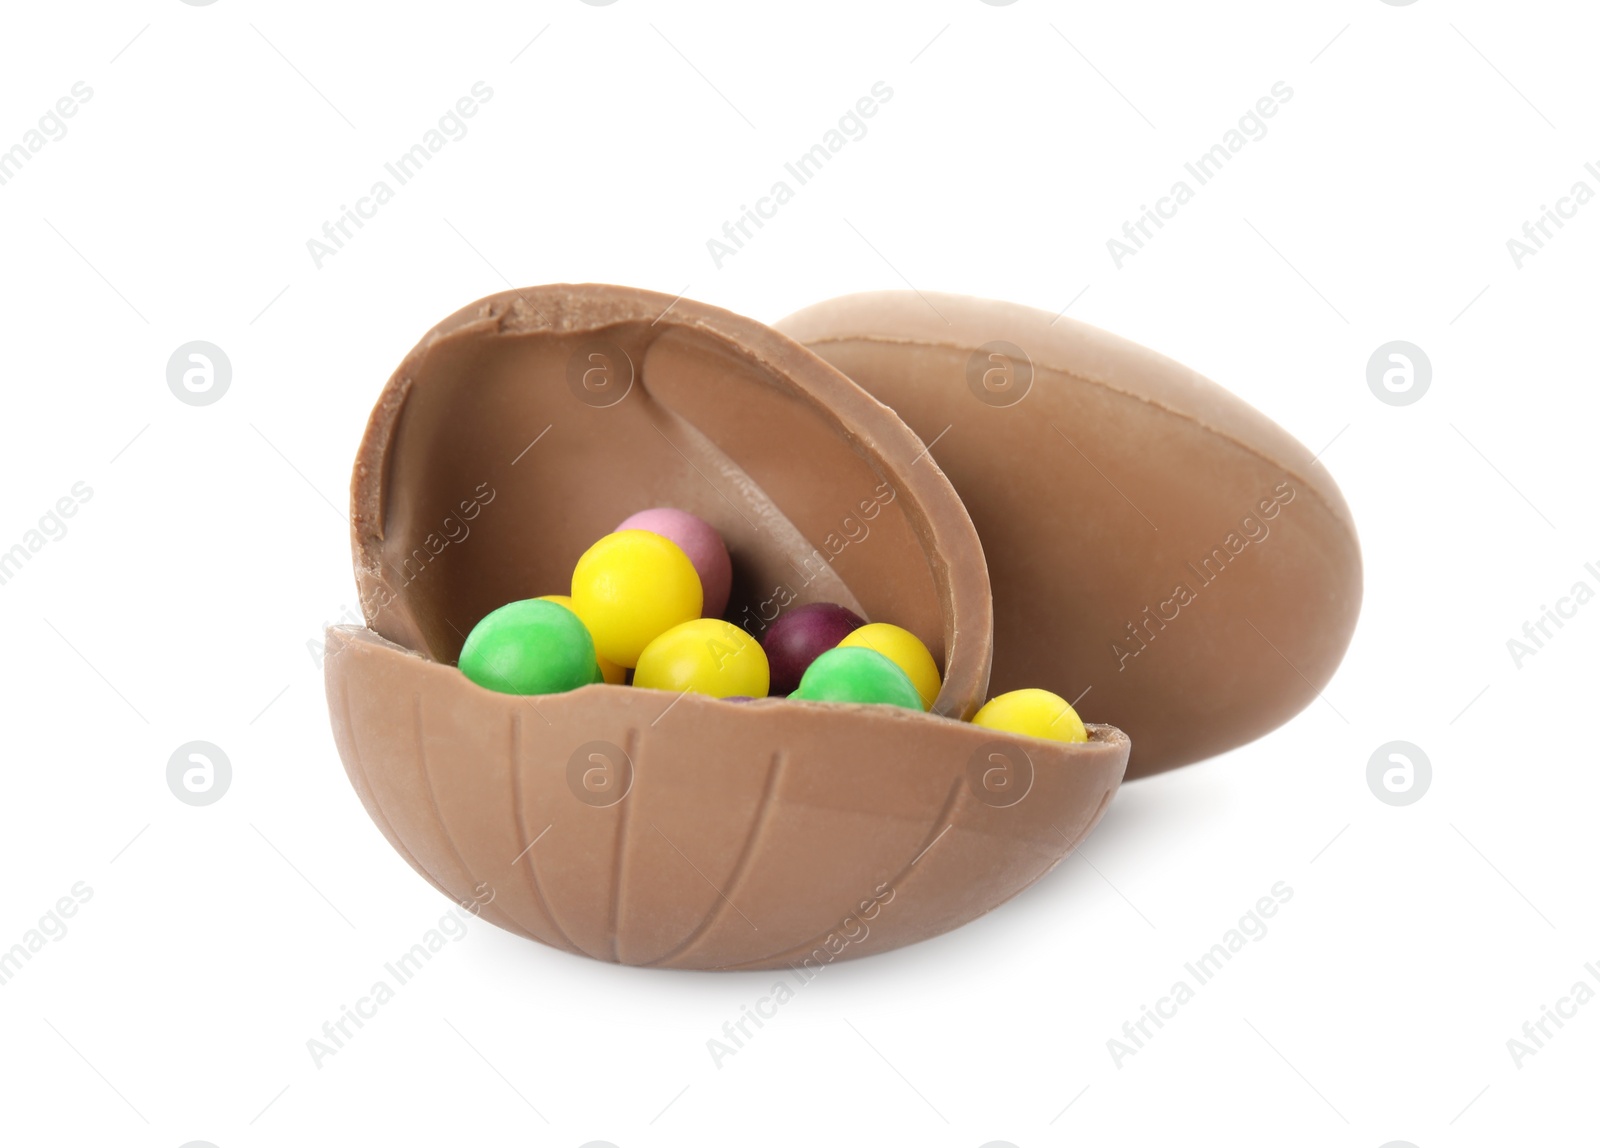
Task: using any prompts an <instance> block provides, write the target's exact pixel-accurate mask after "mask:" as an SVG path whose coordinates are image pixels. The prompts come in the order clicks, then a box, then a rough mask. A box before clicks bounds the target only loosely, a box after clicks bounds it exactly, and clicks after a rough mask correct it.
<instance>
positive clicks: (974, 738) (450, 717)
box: [324, 286, 1129, 969]
mask: <svg viewBox="0 0 1600 1148" xmlns="http://www.w3.org/2000/svg"><path fill="white" fill-rule="evenodd" d="M351 499H352V508H353V518H352V535H353V545H354V551H355V566H356V579H357V583H358V586H359V589H360V593H361V601H362V611H363V614H364V616H365V619H366V622H367V626H366V627H332V628H330V630H329V636H328V643H327V654H326V660H325V663H324V664H325V673H326V679H327V692H328V704H329V709H330V713H331V717H332V724H333V729H334V736H335V740H336V742H337V744H338V749H339V754H340V756H341V758H342V759H343V761H344V764H345V768H346V771H347V772H348V774H349V776H350V779H351V782H352V784H353V785H354V787H355V789H356V791H357V793H358V794H359V795H360V798H361V801H362V803H363V805H364V806H365V807H366V809H367V812H368V813H369V814H370V815H371V817H372V819H373V821H374V822H375V823H376V825H377V826H378V828H379V829H380V830H381V831H382V833H383V835H384V836H385V837H386V838H388V840H389V842H390V844H391V845H393V846H394V848H395V849H396V851H398V852H399V853H400V855H401V856H402V857H404V858H405V859H406V861H408V862H409V863H410V864H411V865H412V867H413V868H415V869H416V870H417V871H418V872H419V873H421V874H422V875H423V877H425V878H426V879H427V880H428V881H429V882H431V883H432V884H433V885H434V886H435V887H436V888H438V889H439V890H440V891H441V892H442V893H444V894H445V895H446V896H448V897H450V898H452V899H454V900H456V901H458V902H461V903H463V904H466V905H469V906H470V907H471V908H472V909H473V911H475V912H477V913H478V914H479V915H480V916H482V917H483V918H484V919H485V920H488V921H491V922H493V923H495V924H497V925H500V926H501V927H503V928H506V929H508V930H511V931H512V932H516V933H520V934H522V935H524V936H527V937H531V938H533V939H535V940H538V941H542V942H544V943H545V944H548V945H552V946H554V947H556V948H559V949H564V950H567V951H569V952H573V953H580V954H584V955H587V956H591V957H595V958H598V959H601V960H607V961H617V962H621V963H624V964H631V965H653V966H665V967H675V968H698V969H736V968H765V967H776V966H781V965H796V966H799V965H809V966H816V965H819V964H826V963H830V962H831V961H833V960H836V959H843V958H846V957H855V956H861V955H866V954H869V953H873V952H880V951H883V950H886V949H891V948H895V947H898V946H900V945H905V944H909V943H911V942H913V941H917V940H921V939H923V938H926V937H930V936H934V935H936V934H938V933H942V932H944V931H946V930H948V929H952V928H954V927H956V926H958V925H960V924H963V923H965V922H967V921H969V920H971V919H973V918H974V917H977V916H979V915H981V914H982V913H984V912H986V911H988V910H989V909H991V908H993V907H994V906H996V905H998V904H999V903H1001V902H1002V901H1004V900H1006V899H1007V898H1009V897H1011V896H1013V895H1014V894H1016V893H1017V892H1019V891H1020V890H1021V889H1023V888H1024V887H1026V886H1027V885H1029V884H1031V883H1032V882H1033V881H1035V880H1037V879H1038V878H1039V877H1040V876H1042V875H1043V874H1044V873H1045V872H1047V871H1048V870H1049V869H1051V868H1052V867H1053V866H1054V865H1055V864H1056V863H1057V862H1059V861H1060V860H1061V859H1062V858H1063V857H1065V856H1066V855H1067V853H1068V852H1070V851H1071V849H1072V848H1073V847H1074V846H1076V844H1077V843H1078V842H1079V841H1080V840H1081V839H1082V838H1083V836H1084V835H1085V834H1086V833H1087V832H1088V831H1089V830H1090V829H1091V828H1092V827H1093V825H1094V824H1095V822H1096V821H1097V820H1098V819H1099V817H1100V816H1101V814H1102V812H1103V811H1104V809H1105V807H1106V804H1107V802H1108V801H1109V800H1110V798H1111V794H1112V793H1113V792H1114V790H1115V789H1116V787H1117V785H1118V783H1119V782H1120V780H1121V778H1122V774H1123V770H1124V768H1125V766H1126V763H1127V759H1128V750H1129V742H1128V739H1127V738H1126V737H1125V736H1124V735H1123V734H1122V733H1121V732H1120V731H1119V730H1116V729H1114V728H1112V727H1110V726H1104V725H1096V726H1091V727H1090V740H1089V741H1088V742H1085V743H1082V744H1075V745H1073V744H1062V743H1054V742H1046V741H1039V740H1034V739H1030V738H1024V737H1019V736H1015V735H1007V734H998V733H996V732H995V731H993V730H987V729H982V728H979V727H976V726H973V725H971V724H969V723H968V722H967V721H965V720H963V719H966V718H970V717H971V716H972V714H973V713H974V712H975V711H976V710H977V708H978V706H979V705H980V704H981V703H982V702H983V701H984V700H985V697H986V690H987V686H988V680H989V668H990V656H991V650H992V638H993V631H992V617H993V614H992V606H991V602H990V595H989V581H988V576H987V573H986V568H985V563H984V556H983V551H982V549H981V547H980V545H979V542H978V538H977V535H976V533H975V532H974V530H973V527H972V522H971V520H970V519H969V518H968V517H967V514H966V511H965V509H964V508H963V507H962V504H961V501H960V499H959V498H958V497H957V495H956V493H955V491H954V490H953V489H952V487H951V486H950V484H949V482H948V481H947V480H946V479H945V478H944V476H943V475H942V474H941V473H940V471H939V469H938V467H936V466H935V465H934V464H933V463H932V462H931V461H930V459H929V457H928V455H927V453H926V451H925V448H924V446H923V443H922V442H921V441H920V440H919V439H918V438H917V437H916V436H915V435H914V434H913V433H912V432H911V431H910V430H909V429H908V428H907V427H906V425H905V424H904V423H902V422H901V421H900V419H899V418H898V417H896V416H895V414H894V413H893V412H891V411H890V410H889V409H888V408H886V407H884V406H883V405H881V404H880V403H879V402H877V401H876V400H875V399H873V398H871V397H870V396H869V395H867V394H866V393H865V392H863V391H862V390H861V389H860V388H859V387H857V386H856V385H855V384H854V383H852V382H851V381H850V380H848V379H846V378H845V377H844V376H843V375H842V374H840V373H839V372H838V371H837V370H835V369H834V368H833V367H831V366H829V365H828V364H827V363H825V362H823V361H822V360H821V359H819V358H817V357H816V356H815V355H813V354H812V353H811V352H809V351H807V350H806V349H805V348H803V347H801V346H800V345H799V344H797V343H795V342H792V341H791V340H789V339H788V338H786V337H785V336H783V335H780V334H778V333H777V332H775V331H773V330H772V329H770V328H768V327H766V326H763V325H762V324H760V323H757V322H754V321H752V320H749V319H744V318H740V317H738V316H735V315H732V314H729V313H727V312H725V311H721V310H718V309H716V308H713V307H709V306H705V305H702V304H698V303H693V302H690V301H688V300H685V299H677V300H674V299H672V298H671V297H670V296H665V295H658V294H654V293H651V292H645V291H637V290H631V289H626V288H620V287H607V286H548V287H538V288H530V289H527V290H524V291H510V292H505V293H503V294H499V295H494V296H491V297H489V298H487V299H484V300H481V301H479V302H477V303H474V304H472V305H471V306H469V307H467V308H464V309H463V310H461V311H459V312H457V313H456V314H455V315H452V316H451V317H450V318H448V319H446V320H445V321H444V322H442V323H441V324H439V325H438V326H437V327H435V328H434V329H433V330H432V331H430V332H429V333H428V334H427V335H426V336H425V337H424V338H423V340H422V341H421V343H419V344H418V345H417V347H416V348H415V349H414V350H413V351H412V352H411V353H410V355H408V356H407V357H406V359H405V361H404V362H402V363H401V365H400V367H399V369H398V370H397V371H396V372H395V374H394V376H393V377H392V378H391V379H390V381H389V383H388V385H387V386H386V387H385V388H384V390H383V392H382V394H381V395H380V396H379V399H378V402H377V406H376V408H375V409H374V411H373V414H372V418H371V421H370V423H369V424H368V427H367V432H366V436H365V438H364V439H363V441H362V444H361V447H360V451H359V453H358V455H357V458H356V464H355V472H354V476H353V479H352V490H351ZM651 506H674V507H677V508H679V509H682V510H686V511H689V512H691V513H693V514H696V515H699V516H700V517H701V518H704V519H705V520H706V521H708V522H710V523H711V524H712V525H713V526H714V527H716V529H717V530H718V531H719V532H720V533H721V535H722V537H723V539H724V540H725V541H726V543H727V546H728V550H729V553H730V555H731V558H732V564H733V580H732V590H731V596H730V601H729V604H728V607H727V611H726V613H725V615H724V617H726V618H727V619H728V620H729V621H731V622H733V623H735V624H738V625H742V626H744V627H745V628H746V629H747V630H749V631H750V632H751V633H753V634H755V635H757V636H759V635H760V633H761V631H762V629H763V627H764V626H765V625H766V624H767V623H768V622H770V621H771V620H772V619H774V618H776V617H778V616H779V615H780V614H781V613H782V612H783V611H784V610H786V609H789V608H791V607H793V606H796V605H800V604H803V603H808V602H832V603H836V604H838V605H842V606H844V607H846V608H848V609H850V610H852V611H854V612H855V613H856V614H858V615H860V616H862V617H864V618H867V619H869V620H871V621H875V622H889V623H893V624H895V625H897V626H901V627H904V628H905V629H907V630H910V631H911V632H912V633H913V634H915V635H916V636H917V637H919V638H920V639H921V640H922V641H923V642H924V643H926V645H927V646H928V648H929V650H930V651H931V652H932V653H933V655H934V658H935V659H936V661H938V663H939V665H940V667H941V668H942V670H943V675H944V680H943V686H942V688H941V690H940V692H939V695H938V697H937V698H936V699H935V703H934V706H933V712H931V713H917V712H912V711H909V710H905V709H901V708H899V707H895V706H885V705H853V704H834V703H819V702H806V701H798V700H789V699H779V698H768V699H759V700H756V701H746V702H738V703H735V702H729V701H723V700H720V699H717V698H711V697H706V696H701V695H698V694H682V695H677V694H673V693H668V692H663V691H658V690H650V689H642V688H635V687H631V686H621V685H608V684H596V685H588V686H584V687H581V688H579V689H576V690H572V691H570V692H567V693H560V694H550V695H542V696H526V697H524V696H517V695H510V694H501V693H494V692H491V691H489V690H485V689H482V688H480V687H478V686H476V685H474V684H473V683H472V682H470V681H468V680H467V679H466V677H464V676H463V675H462V674H461V673H460V672H459V671H458V670H457V669H456V668H455V665H454V662H455V660H456V657H457V656H458V654H459V653H460V649H461V645H462V642H463V640H464V637H465V635H466V633H467V632H468V631H469V630H471V628H472V626H473V625H474V623H476V622H477V621H478V619H479V618H481V617H483V616H484V615H485V614H487V613H488V612H489V611H491V610H493V609H495V608H496V607H498V606H501V605H503V604H505V603H507V602H510V601H514V600H517V599H523V598H530V597H536V596H539V595H544V594H560V593H563V592H565V590H566V589H567V586H568V581H569V579H570V576H571V573H572V569H573V566H574V564H575V563H576V561H577V559H578V557H579V555H580V554H582V553H583V552H584V550H585V549H587V548H588V546H589V545H590V544H591V543H593V542H594V541H595V539H597V538H599V537H600V536H601V535H603V534H605V533H606V532H608V531H609V530H611V529H612V527H613V526H615V524H616V523H618V522H620V521H622V520H624V519H626V518H627V517H628V516H629V515H631V514H633V513H635V512H637V511H639V510H641V509H644V508H647V507H651ZM1084 708H1085V710H1086V711H1087V712H1089V713H1091V714H1093V713H1095V707H1094V705H1093V703H1092V702H1091V703H1089V704H1087V705H1086V706H1085V707H1084Z"/></svg>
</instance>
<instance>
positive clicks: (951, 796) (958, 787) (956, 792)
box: [717, 774, 966, 971]
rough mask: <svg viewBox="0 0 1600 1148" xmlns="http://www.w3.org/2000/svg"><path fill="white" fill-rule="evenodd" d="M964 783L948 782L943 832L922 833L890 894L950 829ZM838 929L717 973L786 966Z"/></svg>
mask: <svg viewBox="0 0 1600 1148" xmlns="http://www.w3.org/2000/svg"><path fill="white" fill-rule="evenodd" d="M965 780H966V778H965V776H964V775H962V774H957V775H956V776H955V777H954V778H952V779H951V781H950V792H949V793H947V794H945V798H944V802H943V804H941V805H940V806H939V813H938V815H937V816H936V817H935V818H934V820H933V826H943V828H941V829H940V830H939V832H938V833H937V834H935V833H934V831H933V826H930V827H929V828H928V831H927V832H926V833H924V834H923V836H922V842H921V848H920V849H918V851H917V853H916V856H914V857H913V858H912V859H911V860H910V861H909V862H908V863H907V864H906V865H905V866H903V867H902V868H901V869H900V870H899V871H898V872H897V873H895V875H894V876H893V877H892V878H890V880H889V881H888V886H889V888H890V889H893V890H895V891H897V892H898V891H899V888H900V883H901V882H902V881H904V880H905V878H906V875H907V874H909V873H910V872H911V868H912V866H914V865H915V864H916V863H917V862H918V861H921V860H922V855H923V854H924V853H926V852H927V851H928V850H929V849H931V848H933V843H934V842H935V841H937V840H939V838H941V837H943V836H944V834H945V831H946V830H948V829H949V828H950V826H951V824H953V823H954V819H953V818H952V817H951V816H950V813H951V811H952V810H953V809H954V808H955V805H956V801H957V799H958V798H959V797H960V796H961V791H962V782H963V781H965ZM930 838H931V840H930ZM848 914H849V909H848V908H847V909H846V915H848ZM838 927H839V925H838V922H837V921H836V922H834V923H833V924H831V925H829V926H828V927H827V928H826V929H824V930H823V931H822V932H820V933H817V934H816V935H815V936H813V937H812V938H811V939H810V940H808V941H805V942H804V943H802V944H799V945H795V946H793V947H792V948H789V949H786V950H784V951H783V952H781V953H774V954H772V955H771V956H766V957H758V958H757V959H756V960H754V961H745V962H743V963H741V964H737V965H718V966H717V969H718V970H720V971H737V970H740V969H749V968H768V967H770V966H771V962H773V961H783V962H785V963H787V962H788V961H790V960H792V959H793V958H794V957H797V956H799V955H800V954H801V953H807V952H810V951H811V950H813V949H815V948H816V947H817V945H818V944H819V943H820V942H821V941H823V940H825V939H826V938H827V936H828V934H830V933H832V932H833V931H834V930H835V929H836V928H838ZM892 947H894V946H891V948H892ZM874 951H876V950H874ZM861 955H867V954H861Z"/></svg>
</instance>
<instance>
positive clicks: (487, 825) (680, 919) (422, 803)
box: [326, 627, 1128, 969]
mask: <svg viewBox="0 0 1600 1148" xmlns="http://www.w3.org/2000/svg"><path fill="white" fill-rule="evenodd" d="M326 664H327V667H328V701H329V706H330V708H331V710H332V713H333V724H334V730H335V735H336V739H337V741H338V745H339V752H340V756H341V757H343V759H344V762H345V766H346V769H347V770H348V772H349V774H350V780H351V782H352V784H353V785H354V786H355V788H356V790H357V792H358V793H359V794H360V797H361V800H362V803H363V804H364V805H365V806H366V808H367V811H368V813H369V814H370V815H371V816H372V819H373V821H374V822H376V823H377V825H378V827H379V828H380V829H381V830H382V831H383V833H384V836H386V837H387V838H388V839H389V842H390V844H392V845H393V846H394V848H395V849H396V850H397V851H399V853H400V854H401V856H403V857H404V858H405V859H406V860H407V861H409V862H410V863H411V865H412V866H413V867H414V868H415V869H416V870H417V872H419V873H421V874H422V875H423V876H424V877H426V878H427V879H428V880H429V881H431V882H432V883H433V884H434V885H435V886H436V887H437V888H438V889H439V890H440V891H441V892H443V893H445V894H446V895H447V896H450V897H452V898H454V899H456V900H458V901H461V902H463V903H470V904H473V905H474V906H475V907H476V908H475V911H476V912H478V913H479V914H480V915H481V916H482V917H483V918H484V919H485V920H488V921H491V922H493V923H494V924H497V925H499V926H501V927H502V928H506V929H509V930H511V931H512V932H516V933H520V934H522V935H524V936H527V937H532V938H533V939H535V940H538V941H543V942H544V943H545V944H547V945H552V946H554V947H556V948H559V949H565V950H568V951H570V952H574V953H581V954H584V955H587V956H590V957H595V958H598V959H600V960H606V961H618V962H621V963H624V964H630V965H656V966H664V967H671V968H694V969H735V968H769V967H779V966H784V965H793V966H800V965H805V964H809V965H813V966H814V965H817V964H827V963H831V962H832V961H833V960H835V959H844V958H849V957H857V956H865V955H867V954H869V953H876V952H882V951H884V950H886V949H892V948H897V947H899V946H901V945H906V944H910V943H912V942H914V941H919V940H922V939H924V938H927V937H931V936H934V935H936V934H938V933H942V932H945V931H947V930H949V929H952V928H955V927H956V926H958V925H961V924H964V923H965V922H967V921H969V920H971V919H972V918H974V917H977V916H979V915H980V914H982V913H984V912H987V911H988V910H989V909H991V908H993V907H994V906H996V905H998V904H1000V903H1001V902H1002V901H1005V900H1006V899H1008V898H1010V897H1011V896H1013V895H1014V894H1016V893H1017V892H1019V891H1020V890H1022V889H1023V888H1025V887H1027V886H1028V885H1029V884H1031V883H1032V882H1034V881H1035V880H1037V879H1038V878H1039V877H1041V876H1042V875H1043V874H1045V873H1046V872H1048V871H1049V870H1050V869H1051V868H1052V867H1054V866H1055V865H1056V864H1057V863H1058V862H1059V861H1060V860H1061V859H1062V858H1064V857H1065V856H1066V855H1067V854H1068V853H1070V852H1071V851H1072V849H1073V848H1075V847H1076V846H1077V844H1078V842H1080V841H1081V840H1082V839H1083V837H1084V836H1085V835H1086V834H1087V833H1088V832H1089V830H1090V829H1091V828H1092V827H1093V826H1094V824H1095V823H1096V822H1097V821H1098V820H1099V818H1100V815H1101V814H1102V813H1103V812H1104V810H1105V807H1106V805H1107V803H1108V802H1109V801H1110V798H1111V795H1112V793H1113V791H1115V789H1116V787H1117V784H1118V782H1119V781H1120V779H1121V777H1122V771H1123V768H1124V766H1125V764H1126V762H1127V756H1128V740H1127V738H1126V737H1125V736H1124V735H1123V734H1122V733H1120V732H1119V731H1117V730H1115V729H1112V728H1110V727H1107V726H1094V727H1091V740H1090V741H1089V742H1088V743H1085V744H1082V745H1070V746H1069V745H1062V744H1059V743H1052V742H1043V741H1034V740H1031V739H1020V738H1014V737H1012V738H1003V737H1002V738H997V737H995V736H994V735H993V734H992V733H991V731H988V730H984V729H980V728H979V727H977V726H973V725H970V724H968V723H964V722H957V721H954V720H951V719H948V718H939V717H934V716H932V715H929V714H919V713H914V712H911V711H908V710H903V709H900V708H898V707H895V706H853V705H852V706H839V705H828V704H822V703H805V702H795V701H789V700H786V699H777V698H772V699H764V700H760V701H754V702H748V703H746V704H744V705H728V704H727V703H725V702H723V701H721V700H719V699H716V698H710V697H702V696H700V695H698V694H685V695H683V696H682V697H681V698H679V699H678V700H677V701H676V702H674V701H673V695H671V694H666V693H662V692H660V691H655V690H634V689H629V688H626V687H620V686H604V685H601V686H586V687H583V688H582V689H578V690H574V691H572V692H570V693H565V694H557V695H552V696H549V697H534V698H525V697H517V696H513V695H510V694H497V693H493V692H491V691H488V690H483V689H479V688H478V687H476V686H474V685H472V683H470V682H468V681H467V680H466V679H465V678H463V677H461V675H459V674H458V673H457V672H456V671H455V670H454V669H453V668H451V667H449V666H446V665H442V664H441V663H439V662H435V661H431V660H429V659H426V658H423V657H421V656H420V655H417V654H415V653H412V652H410V651H408V650H405V649H403V648H402V647H399V646H396V645H394V644H392V643H390V642H387V641H385V640H384V639H382V638H380V637H378V636H377V635H376V634H374V633H372V632H371V631H370V630H365V629H360V628H348V627H335V628H332V629H330V630H329V631H328V644H327V662H326Z"/></svg>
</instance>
